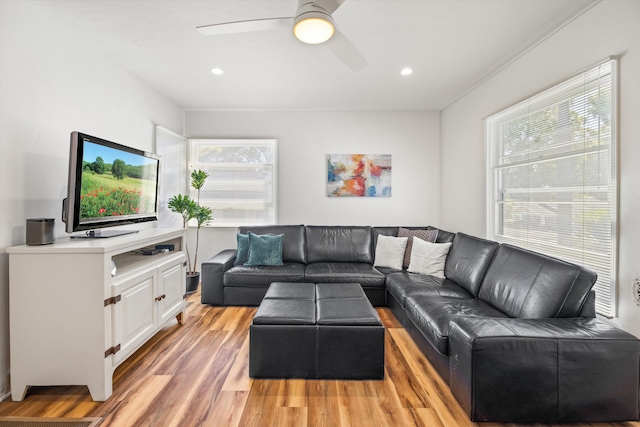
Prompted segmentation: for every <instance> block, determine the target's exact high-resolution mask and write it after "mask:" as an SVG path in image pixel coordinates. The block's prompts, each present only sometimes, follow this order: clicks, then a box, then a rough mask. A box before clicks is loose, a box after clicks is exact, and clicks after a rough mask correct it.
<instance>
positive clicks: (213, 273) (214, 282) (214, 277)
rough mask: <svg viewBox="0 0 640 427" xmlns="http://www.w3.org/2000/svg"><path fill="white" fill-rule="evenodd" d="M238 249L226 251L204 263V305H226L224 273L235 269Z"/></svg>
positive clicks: (202, 300) (201, 297) (201, 298)
mask: <svg viewBox="0 0 640 427" xmlns="http://www.w3.org/2000/svg"><path fill="white" fill-rule="evenodd" d="M236 253H237V250H236V249H225V250H224V251H222V252H220V253H219V254H217V255H215V256H214V257H212V258H211V259H209V260H208V261H205V262H203V263H202V293H201V296H200V301H201V302H202V304H211V305H223V304H224V272H225V271H227V270H228V269H230V268H231V267H233V263H234V261H235V260H236Z"/></svg>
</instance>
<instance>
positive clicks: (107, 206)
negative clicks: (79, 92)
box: [80, 140, 158, 222]
mask: <svg viewBox="0 0 640 427" xmlns="http://www.w3.org/2000/svg"><path fill="white" fill-rule="evenodd" d="M157 173H158V160H156V159H152V158H148V157H145V156H141V155H139V154H134V153H130V152H127V151H124V150H118V149H115V148H110V147H105V146H103V145H99V144H95V143H92V142H90V141H87V140H85V141H84V147H83V155H82V177H81V185H82V188H81V193H80V221H81V222H82V221H86V220H93V219H99V218H102V217H113V216H131V215H132V216H135V215H139V214H146V213H153V212H155V210H156V183H157Z"/></svg>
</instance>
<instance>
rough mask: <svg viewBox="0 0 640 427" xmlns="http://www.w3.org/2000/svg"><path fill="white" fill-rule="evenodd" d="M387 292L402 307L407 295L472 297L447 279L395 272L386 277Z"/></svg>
mask: <svg viewBox="0 0 640 427" xmlns="http://www.w3.org/2000/svg"><path fill="white" fill-rule="evenodd" d="M387 290H388V291H389V293H390V294H391V295H393V296H394V297H395V299H396V300H398V302H399V303H400V304H401V305H402V307H404V306H405V304H406V299H407V296H408V295H432V296H442V297H455V298H466V299H471V298H473V296H472V295H471V294H470V293H469V292H467V291H465V290H464V289H463V288H461V287H460V286H458V285H456V284H455V283H453V282H452V281H451V280H448V279H441V278H439V277H435V276H427V275H425V274H417V273H409V272H408V271H403V272H396V273H392V274H390V275H388V276H387Z"/></svg>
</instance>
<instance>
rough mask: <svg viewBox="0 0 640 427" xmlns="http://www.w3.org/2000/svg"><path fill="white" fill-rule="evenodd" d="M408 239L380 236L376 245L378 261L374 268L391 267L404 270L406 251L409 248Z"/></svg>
mask: <svg viewBox="0 0 640 427" xmlns="http://www.w3.org/2000/svg"><path fill="white" fill-rule="evenodd" d="M407 240H408V239H407V238H406V237H392V236H384V235H380V236H378V243H376V261H375V262H374V263H373V266H374V267H389V268H395V269H396V270H402V260H403V258H404V250H405V248H406V247H407Z"/></svg>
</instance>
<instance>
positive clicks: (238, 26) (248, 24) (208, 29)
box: [196, 18, 293, 36]
mask: <svg viewBox="0 0 640 427" xmlns="http://www.w3.org/2000/svg"><path fill="white" fill-rule="evenodd" d="M292 25H293V18H267V19H251V20H248V21H237V22H225V23H222V24H212V25H203V26H200V27H196V30H198V31H200V33H202V34H204V35H205V36H211V35H218V34H235V33H250V32H254V31H264V30H274V29H278V28H291V27H292Z"/></svg>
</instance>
